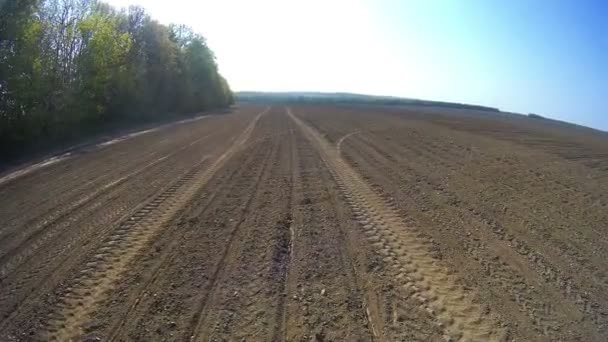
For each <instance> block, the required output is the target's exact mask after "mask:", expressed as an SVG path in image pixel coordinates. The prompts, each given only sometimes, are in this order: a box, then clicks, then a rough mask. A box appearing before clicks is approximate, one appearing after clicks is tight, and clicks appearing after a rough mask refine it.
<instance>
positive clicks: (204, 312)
mask: <svg viewBox="0 0 608 342" xmlns="http://www.w3.org/2000/svg"><path fill="white" fill-rule="evenodd" d="M275 139H277V141H275V142H274V143H273V145H272V148H271V150H270V153H269V154H268V156H267V158H266V159H265V161H264V164H263V166H262V169H261V170H260V173H259V174H258V175H257V176H256V180H255V186H254V189H253V191H252V192H251V196H250V197H249V198H248V199H247V202H246V203H245V206H244V210H242V211H241V212H240V215H239V216H238V221H237V222H238V223H237V224H236V225H235V226H234V227H233V229H232V230H231V231H230V233H229V238H228V241H227V243H226V246H225V247H224V249H223V251H222V253H221V257H220V260H219V261H218V262H217V264H216V267H215V269H214V271H213V273H212V275H211V278H210V282H209V284H208V286H207V289H206V291H205V292H206V293H205V295H204V296H203V297H201V300H200V302H199V303H198V305H197V309H196V310H195V315H194V316H193V317H192V320H191V322H190V325H189V330H188V332H187V333H186V334H185V336H189V337H190V341H207V340H208V339H209V338H208V336H207V335H208V334H209V332H210V331H209V330H207V329H205V328H206V327H205V323H206V319H207V317H208V316H209V314H210V311H211V309H212V308H213V307H214V306H215V305H216V304H217V303H216V302H217V301H218V300H219V299H218V297H219V295H220V294H219V291H220V290H221V288H220V287H219V286H218V284H219V283H220V281H221V280H222V278H223V277H224V276H225V274H226V272H227V270H226V267H228V265H227V259H228V258H229V256H230V255H231V252H232V250H233V249H234V247H235V246H234V245H235V237H236V236H237V235H238V234H239V233H240V230H241V229H242V227H243V225H244V224H245V223H246V221H247V215H249V214H251V209H252V206H253V204H254V203H255V202H256V201H255V200H257V199H259V198H260V196H262V193H263V192H264V191H265V189H266V188H265V187H263V186H262V185H263V184H264V183H265V182H266V181H268V179H269V178H270V175H271V172H270V171H271V169H272V167H273V166H274V165H273V161H274V160H275V159H277V155H278V153H279V147H280V146H279V145H280V143H279V141H278V138H276V137H275ZM251 285H252V284H251V283H250V284H247V286H246V287H245V288H243V289H241V290H242V291H241V292H246V291H247V290H248V288H249V287H251ZM241 309H243V310H244V308H241Z"/></svg>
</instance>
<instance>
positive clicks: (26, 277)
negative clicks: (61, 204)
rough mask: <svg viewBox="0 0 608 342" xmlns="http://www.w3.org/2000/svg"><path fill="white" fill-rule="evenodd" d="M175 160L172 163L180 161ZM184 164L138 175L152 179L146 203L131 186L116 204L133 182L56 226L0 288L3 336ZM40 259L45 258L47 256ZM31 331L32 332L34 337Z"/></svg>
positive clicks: (137, 188) (138, 189) (185, 167)
mask: <svg viewBox="0 0 608 342" xmlns="http://www.w3.org/2000/svg"><path fill="white" fill-rule="evenodd" d="M207 137H209V136H207ZM201 141H204V140H201ZM199 143H200V142H199ZM188 145H191V146H190V147H192V146H196V144H195V143H193V144H190V143H188ZM186 152H187V153H189V152H188V151H187V149H186V150H184V151H182V152H181V153H180V155H184V153H186ZM171 157H172V159H171V160H173V158H176V157H175V156H171ZM185 161H186V160H180V159H176V160H175V163H174V164H169V161H167V159H165V163H161V164H160V165H157V166H155V167H152V170H148V171H146V172H145V173H143V174H140V175H144V177H147V178H149V179H151V182H150V183H148V185H147V187H146V190H145V191H144V192H147V194H145V196H144V197H143V198H141V199H138V196H134V194H137V193H142V191H141V190H143V188H144V187H145V186H144V185H142V184H133V186H134V187H133V189H132V193H130V194H129V195H123V196H121V197H120V201H116V202H114V200H115V199H117V198H118V197H117V196H120V195H121V192H124V191H128V185H130V183H124V182H123V184H122V185H121V186H119V188H117V189H113V190H111V191H108V193H106V194H104V195H101V197H100V198H99V199H98V200H95V201H93V203H92V204H91V205H88V206H85V207H83V208H81V209H80V210H78V211H76V212H75V213H74V214H73V215H71V216H70V217H67V218H65V219H64V220H62V221H60V222H58V226H57V227H52V230H53V231H55V232H54V233H53V239H51V238H45V237H42V238H45V240H48V241H46V244H43V243H38V245H40V248H39V249H38V250H37V251H36V253H33V252H31V251H27V250H26V252H27V253H28V254H30V255H29V256H28V257H27V258H24V260H23V261H22V262H21V263H20V264H19V265H18V267H17V266H16V268H14V270H13V272H12V273H10V274H9V275H8V276H7V277H6V278H4V279H3V286H2V287H1V288H0V304H1V305H0V314H1V316H2V320H1V322H0V331H4V332H7V333H8V332H9V329H8V327H9V326H10V325H11V324H13V323H14V322H15V320H16V319H19V318H18V317H19V316H20V315H22V314H23V313H26V314H27V312H28V310H31V309H32V306H34V307H36V306H38V305H39V303H40V302H41V301H46V300H48V299H49V298H50V297H47V296H45V293H49V292H51V291H53V289H54V288H55V286H56V285H58V284H61V283H59V281H60V280H61V279H60V278H59V277H57V275H58V274H63V273H65V272H68V271H69V270H70V269H72V268H73V267H76V265H78V264H79V263H80V262H81V261H82V256H81V255H80V254H82V252H83V251H84V250H85V249H86V248H87V247H88V249H92V248H97V247H98V246H99V244H100V243H101V242H102V241H100V240H99V239H100V237H105V236H107V235H108V234H109V233H110V232H111V231H112V230H113V229H114V227H113V225H114V224H115V222H122V221H123V220H125V219H128V218H129V215H131V214H132V213H134V212H135V211H136V210H138V209H140V208H141V207H142V206H143V205H144V204H145V203H146V201H148V200H149V199H151V198H153V196H155V195H156V194H158V191H157V190H160V191H163V190H164V189H166V188H167V186H169V185H171V183H172V182H173V180H170V178H169V177H167V173H168V172H173V170H179V172H178V174H183V173H184V172H187V171H188V169H189V168H191V167H192V166H191V164H192V162H188V163H186V162H185ZM167 183H168V184H167ZM165 184H166V185H165ZM140 197H141V196H140ZM108 201H112V202H111V204H110V205H106V204H107V203H108ZM142 202H143V203H142ZM80 225H83V226H80ZM76 227H78V228H76ZM106 227H107V228H106ZM71 228H74V229H78V230H79V233H78V234H77V235H76V234H74V229H71ZM67 251H69V252H67ZM84 252H86V251H84ZM40 254H43V257H41V256H40ZM47 305H48V307H52V306H53V305H54V304H53V303H47ZM35 325H39V324H35ZM30 328H32V327H30ZM32 329H34V328H32ZM35 330H37V329H35ZM32 332H33V331H32V330H30V333H32ZM12 333H14V332H12ZM12 333H11V334H12ZM1 336H2V335H0V338H1ZM9 336H10V335H9Z"/></svg>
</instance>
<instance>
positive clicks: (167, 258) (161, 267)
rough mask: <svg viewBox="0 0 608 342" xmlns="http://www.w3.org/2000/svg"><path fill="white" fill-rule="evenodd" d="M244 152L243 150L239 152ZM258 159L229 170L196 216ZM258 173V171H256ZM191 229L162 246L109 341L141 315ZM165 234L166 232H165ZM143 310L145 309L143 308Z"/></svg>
mask: <svg viewBox="0 0 608 342" xmlns="http://www.w3.org/2000/svg"><path fill="white" fill-rule="evenodd" d="M256 152H258V153H260V152H262V150H261V149H260V148H258V150H256ZM264 152H265V158H266V159H265V160H264V161H263V162H262V163H261V164H262V165H265V164H266V163H267V159H268V158H270V154H269V150H265V151H264ZM241 153H244V152H241ZM257 160H258V155H256V153H251V154H248V155H247V158H246V160H245V161H244V162H243V164H242V167H240V168H233V169H232V170H231V171H230V174H229V175H228V176H227V177H226V179H225V180H223V181H222V182H221V183H220V184H219V186H218V187H217V188H216V189H215V190H214V191H213V192H212V193H211V194H210V195H209V198H208V201H207V202H206V203H205V204H204V206H203V208H201V209H200V210H197V212H198V213H197V214H196V217H200V216H205V215H206V214H207V213H208V210H209V209H210V208H212V207H214V206H216V205H219V204H221V203H220V202H221V201H225V200H226V199H225V194H226V193H231V192H234V191H232V190H236V189H237V188H239V187H241V183H240V182H238V183H235V182H237V181H238V180H239V179H241V178H242V177H243V176H244V174H245V173H247V172H251V170H255V169H256V167H259V165H254V164H252V163H254V162H256V161H257ZM258 173H259V172H258ZM191 233H192V232H191V231H188V230H183V231H181V234H179V235H178V236H177V237H173V238H172V240H171V242H169V243H168V246H165V247H164V250H165V251H167V252H166V253H163V254H162V255H161V256H160V257H159V258H160V260H159V262H157V263H156V265H155V266H154V269H153V271H152V274H151V275H150V276H149V278H148V279H147V280H146V281H145V283H144V285H143V286H142V287H141V288H140V289H138V295H137V296H136V297H135V298H134V299H133V300H132V301H131V304H130V305H129V309H128V310H127V311H126V312H125V313H124V314H123V315H121V316H120V318H119V319H117V320H116V322H115V323H114V325H113V326H112V327H111V328H110V329H108V331H110V332H111V334H110V338H109V339H108V340H109V341H117V340H124V339H125V338H126V337H125V336H124V333H125V331H124V329H125V327H126V324H127V322H129V321H130V318H131V317H134V316H136V315H142V313H141V312H138V311H140V310H139V305H140V304H141V303H142V302H143V301H142V299H143V298H144V297H145V296H146V295H147V292H149V289H151V288H153V287H155V286H157V284H156V283H157V281H158V280H160V279H161V278H160V277H159V276H161V274H162V273H163V271H166V269H165V268H166V267H167V266H168V265H171V264H173V263H174V262H176V261H177V260H176V258H177V257H179V256H180V254H179V252H180V251H178V250H177V249H176V246H177V244H178V243H180V242H181V241H182V240H184V239H186V237H187V236H189V234H191ZM165 235H167V234H165ZM144 311H145V310H144Z"/></svg>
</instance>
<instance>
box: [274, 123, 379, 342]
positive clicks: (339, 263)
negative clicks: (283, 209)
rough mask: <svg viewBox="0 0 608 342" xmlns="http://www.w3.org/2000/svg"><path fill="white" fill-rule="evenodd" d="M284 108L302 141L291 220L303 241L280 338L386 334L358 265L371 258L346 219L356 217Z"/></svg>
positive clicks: (295, 260) (298, 142)
mask: <svg viewBox="0 0 608 342" xmlns="http://www.w3.org/2000/svg"><path fill="white" fill-rule="evenodd" d="M282 114H283V116H284V118H285V119H287V120H289V123H290V126H291V127H290V128H291V129H292V130H294V132H295V133H292V134H294V135H295V145H296V146H297V148H296V152H295V153H296V154H297V155H298V158H297V166H296V170H297V176H296V177H295V183H294V184H295V187H296V190H295V198H294V203H295V204H294V205H295V207H294V208H293V221H294V223H293V225H292V226H293V228H294V233H295V237H294V240H295V241H299V243H297V244H294V246H293V249H292V251H293V256H292V259H293V265H292V269H291V274H289V275H288V280H287V291H286V296H285V298H286V299H287V300H289V302H288V303H287V310H286V315H285V320H286V323H285V326H286V327H287V328H286V329H285V332H284V335H283V336H282V338H281V339H280V340H283V341H290V340H308V339H312V340H315V339H316V340H323V339H326V340H349V341H350V340H382V336H379V334H378V331H377V327H380V326H381V325H380V324H378V320H377V315H376V312H377V311H376V310H374V308H371V309H370V310H368V305H367V304H368V303H369V302H372V300H370V299H369V297H370V293H369V292H367V290H368V287H367V286H364V285H367V283H366V282H365V281H364V280H363V279H362V278H361V277H360V276H361V274H360V272H359V271H360V270H357V268H356V267H355V265H356V264H357V261H361V260H366V259H365V258H363V259H357V258H361V257H363V256H362V255H358V254H357V253H356V252H355V251H354V250H353V249H355V248H356V247H354V246H355V245H352V244H351V243H352V242H354V241H357V242H358V241H360V240H353V238H354V237H353V236H351V235H352V234H348V228H347V226H345V224H347V225H350V224H351V221H350V219H347V217H348V215H346V216H345V215H344V214H345V213H346V212H345V211H344V208H343V207H342V206H340V205H339V202H338V198H337V197H336V193H335V187H334V181H333V179H332V178H331V174H330V173H329V171H328V169H327V168H326V167H325V165H324V164H323V161H322V160H321V158H320V155H319V153H318V152H317V150H316V149H315V148H314V147H313V145H312V144H311V143H310V142H309V141H308V139H307V138H306V137H305V136H304V135H303V134H302V132H301V131H300V129H299V128H298V127H297V125H296V123H295V122H294V121H293V120H291V119H289V117H288V116H287V115H286V112H285V111H284V112H283V113H282ZM341 209H342V210H341ZM345 218H346V220H345ZM356 245H357V246H359V245H358V244H356ZM359 252H360V251H359ZM355 259H357V260H355ZM370 322H372V323H370Z"/></svg>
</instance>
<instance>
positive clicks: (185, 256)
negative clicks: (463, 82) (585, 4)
mask: <svg viewBox="0 0 608 342" xmlns="http://www.w3.org/2000/svg"><path fill="white" fill-rule="evenodd" d="M607 167H608V137H606V136H602V135H601V134H599V133H597V134H596V133H593V134H591V133H589V132H581V131H579V130H577V129H574V128H568V127H561V126H556V125H553V124H549V123H538V122H533V121H530V122H528V121H526V120H524V119H521V120H520V119H513V118H504V117H495V118H489V117H486V116H483V115H481V114H479V115H478V114H475V113H459V112H456V111H454V112H449V113H444V112H440V111H433V110H426V111H425V112H422V111H420V110H414V109H407V108H405V109H403V108H401V109H398V110H397V109H395V108H382V107H347V106H312V105H311V106H278V105H273V106H268V107H266V106H254V105H241V106H240V107H239V108H238V109H236V110H235V111H234V112H232V113H230V114H225V115H217V116H210V117H208V118H205V119H204V120H197V121H192V122H187V123H182V124H179V125H174V126H169V127H165V128H163V129H159V130H155V131H152V132H148V133H146V134H142V135H137V136H133V137H130V138H129V139H124V140H120V141H116V142H114V143H112V144H105V145H103V146H98V147H96V148H94V149H93V148H92V149H91V150H89V151H81V153H79V154H75V155H71V156H70V157H69V158H65V159H62V160H59V161H57V162H54V163H51V164H49V165H46V166H45V167H42V168H38V169H34V170H32V171H30V172H27V173H25V174H23V175H19V176H18V177H14V178H11V179H7V180H6V181H4V182H2V183H0V223H1V226H0V340H3V341H4V340H7V341H29V340H56V341H67V340H91V341H95V340H103V341H131V340H135V341H157V340H171V341H222V340H231V341H305V340H306V341H311V340H313V341H510V340H517V341H522V340H535V341H559V340H563V341H603V340H606V339H607V338H608V326H607V324H608V295H607V294H608V274H607V271H608V268H607V267H606V265H605V260H607V257H608V255H607V254H608V253H607V246H608V237H607V235H606V223H607V222H608V210H607V209H608V208H607V205H608V198H607V197H606V196H607V195H606V193H607V190H608V177H607V176H608V169H607Z"/></svg>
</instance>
